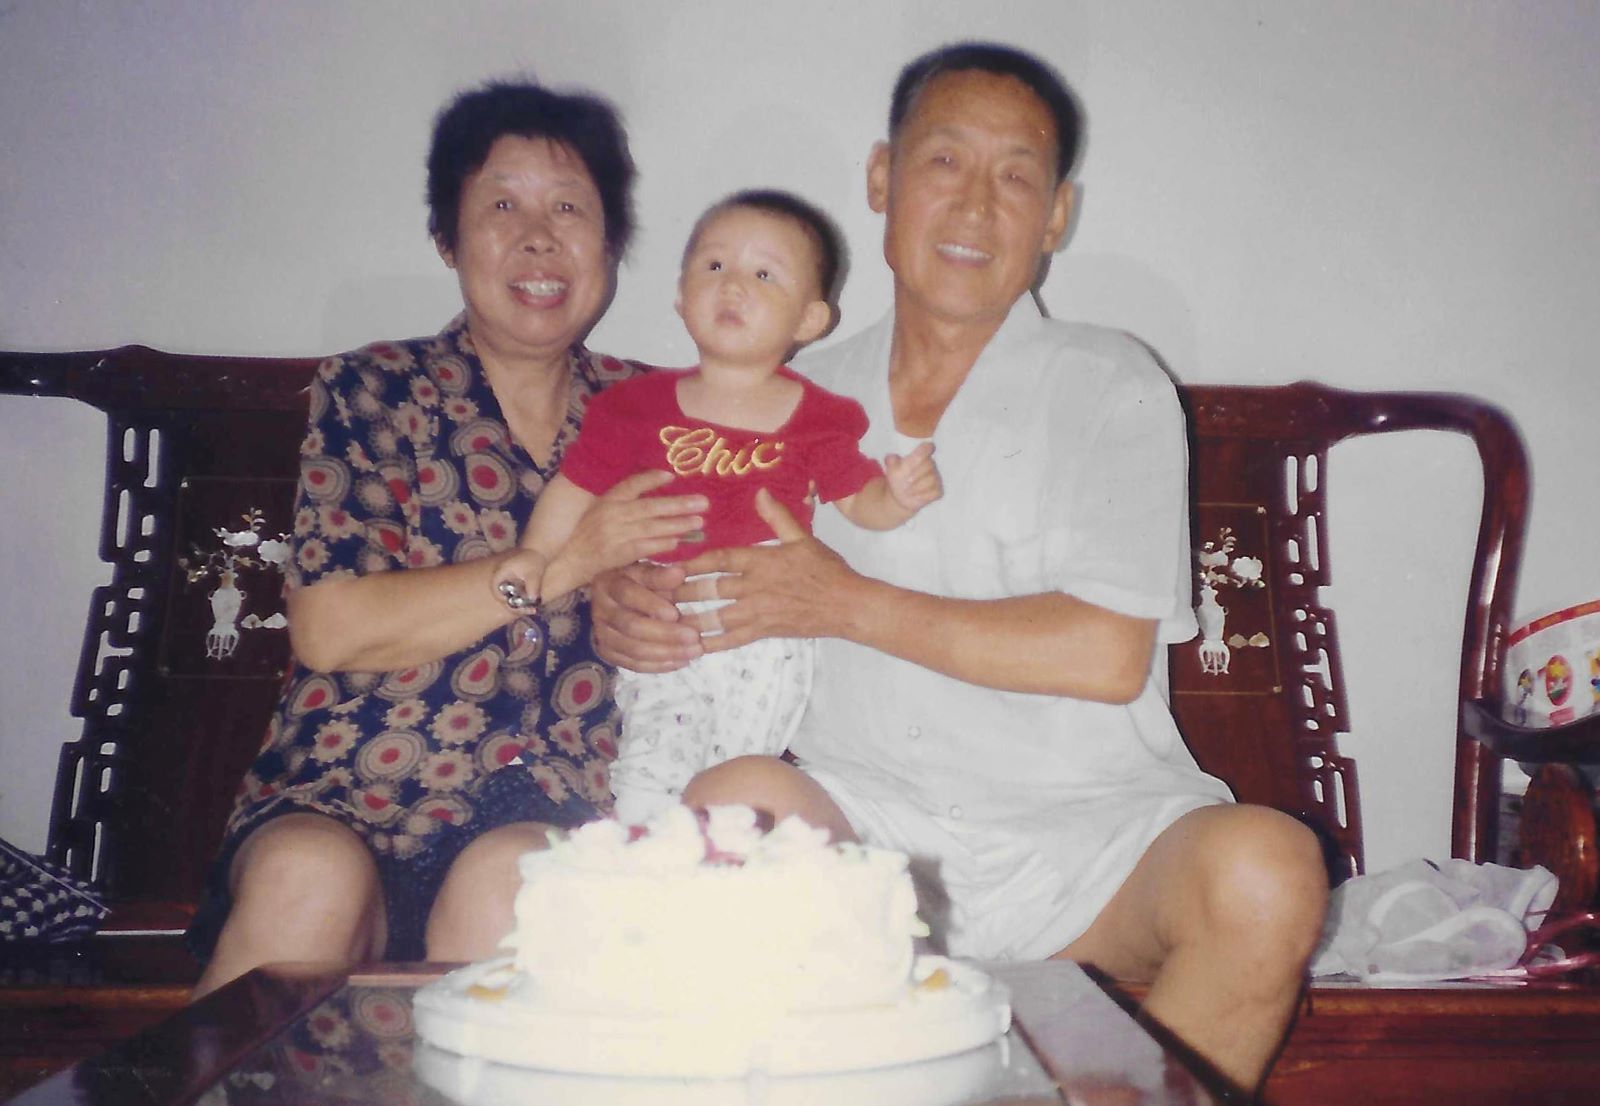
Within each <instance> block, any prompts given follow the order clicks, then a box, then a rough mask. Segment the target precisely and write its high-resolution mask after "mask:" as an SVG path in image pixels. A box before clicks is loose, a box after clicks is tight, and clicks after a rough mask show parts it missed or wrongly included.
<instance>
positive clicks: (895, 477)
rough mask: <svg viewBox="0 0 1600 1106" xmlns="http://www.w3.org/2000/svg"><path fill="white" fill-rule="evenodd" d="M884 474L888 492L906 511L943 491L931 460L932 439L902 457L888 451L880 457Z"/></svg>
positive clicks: (937, 471) (917, 506) (920, 506)
mask: <svg viewBox="0 0 1600 1106" xmlns="http://www.w3.org/2000/svg"><path fill="white" fill-rule="evenodd" d="M883 475H884V478H885V479H886V480H887V481H888V484H889V494H890V495H891V496H893V497H894V501H895V502H896V503H898V504H900V506H902V507H904V508H905V509H906V510H908V511H920V510H922V508H924V507H926V506H927V505H928V504H930V503H932V502H933V501H934V500H936V499H938V498H939V497H940V496H942V495H944V480H943V479H941V478H940V476H939V466H937V465H935V464H934V463H933V443H932V442H923V443H922V444H921V445H919V446H917V448H916V449H913V450H912V451H911V452H910V453H908V454H906V455H905V456H904V457H901V456H900V455H899V454H897V453H891V454H889V455H888V456H887V457H885V458H884V459H883Z"/></svg>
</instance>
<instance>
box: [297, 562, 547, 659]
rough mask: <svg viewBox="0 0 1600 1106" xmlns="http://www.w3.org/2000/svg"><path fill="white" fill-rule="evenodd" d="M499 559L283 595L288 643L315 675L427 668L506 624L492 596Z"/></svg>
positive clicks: (334, 581) (341, 581) (333, 580)
mask: <svg viewBox="0 0 1600 1106" xmlns="http://www.w3.org/2000/svg"><path fill="white" fill-rule="evenodd" d="M500 559H501V558H500V557H498V556H495V557H485V558H482V559H481V560H476V561H469V562H466V563H464V564H453V565H440V566H438V567H434V568H412V569H400V570H393V571H389V572H374V573H371V574H369V575H366V576H360V577H330V578H328V579H325V580H320V581H318V582H317V583H315V584H312V585H311V586H309V587H305V588H299V589H296V590H294V591H292V592H290V593H289V612H288V614H289V640H290V644H291V646H292V647H293V649H294V652H295V655H296V656H297V657H299V659H300V661H301V663H303V664H305V665H306V666H307V667H308V668H312V669H315V670H317V671H319V672H389V671H393V670H395V669H400V668H410V667H411V666H413V665H418V664H427V663H429V662H432V661H436V660H438V659H439V658H441V657H444V656H448V655H449V654H451V653H453V652H455V651H456V650H458V649H461V648H464V647H465V646H468V645H471V644H472V643H473V642H475V641H477V640H478V639H480V638H482V637H483V636H484V635H486V634H488V633H489V632H490V631H492V630H495V629H497V628H499V627H501V626H504V625H506V624H507V623H509V622H511V621H512V620H513V619H514V618H515V617H516V615H515V613H514V612H512V611H511V610H509V609H508V608H507V607H506V606H505V605H504V604H503V603H501V602H500V601H499V600H497V599H496V598H495V596H494V589H493V587H492V581H493V577H494V572H495V568H496V567H497V566H498V565H499V563H500Z"/></svg>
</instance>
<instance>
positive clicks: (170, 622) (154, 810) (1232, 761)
mask: <svg viewBox="0 0 1600 1106" xmlns="http://www.w3.org/2000/svg"><path fill="white" fill-rule="evenodd" d="M314 365H315V361H314V360H309V359H247V358H224V357H187V356H179V355H172V354H165V353H159V352H156V351H153V350H149V349H145V348H143V347H137V346H131V347H126V348H123V349H118V350H112V351H108V352H96V353H70V354H43V355H41V354H4V353H0V391H4V392H9V393H15V394H34V395H58V396H71V397H73V398H76V399H78V400H80V401H82V402H85V403H89V404H92V405H93V406H95V407H97V408H99V409H101V410H102V411H104V412H105V413H106V415H107V418H108V424H109V425H108V441H109V446H108V453H107V468H106V487H105V508H104V514H103V519H102V537H101V551H100V552H101V557H102V558H103V559H104V560H106V561H108V562H109V563H110V564H111V565H112V566H113V571H112V580H111V583H110V584H108V585H106V586H105V587H103V588H99V589H97V590H96V592H95V595H94V598H93V602H92V605H91V612H90V619H89V624H88V628H87V632H86V636H85V641H84V648H83V653H82V662H81V666H80V670H79V673H78V679H77V684H76V688H75V692H74V697H73V704H72V709H73V713H74V714H76V715H78V716H80V717H82V718H83V720H84V725H83V734H82V736H81V737H80V738H79V739H77V740H75V741H69V742H67V743H66V744H65V745H64V747H63V749H62V752H61V766H60V771H59V774H58V779H57V793H56V796H55V802H54V807H53V812H52V816H51V825H50V838H49V851H50V854H51V856H52V858H53V859H55V860H57V861H59V862H63V863H65V864H67V865H68V867H70V868H71V869H72V870H73V871H74V872H76V873H78V874H80V875H84V876H89V877H92V878H93V879H94V881H95V883H96V884H97V885H98V886H99V887H100V888H101V890H102V891H103V892H105V893H106V894H107V895H108V896H109V897H110V898H111V899H113V900H114V901H116V902H117V903H118V904H119V913H120V914H121V915H122V919H121V920H122V923H123V924H124V925H148V926H150V927H153V928H178V927H181V926H182V925H183V924H184V915H185V914H186V912H187V909H188V906H189V904H191V903H192V901H193V898H194V895H195V893H196V891H197V889H198V887H199V886H200V884H201V881H202V878H203V875H204V872H205V870H206V867H207V865H208V864H209V862H210V858H211V857H212V855H213V854H214V852H215V849H216V845H217V842H218V840H219V838H220V835H221V830H222V826H223V823H224V821H225V819H226V816H227V813H228V811H229V809H230V808H231V806H232V802H233V795H234V789H235V787H236V785H237V783H238V781H239V778H240V776H241V775H242V773H243V771H244V768H245V766H246V765H247V764H248V763H249V761H250V759H251V757H252V756H253V755H254V753H255V751H256V750H257V748H258V747H259V745H260V743H261V740H262V737H263V734H264V728H265V725H266V722H267V719H268V717H269V715H270V712H271V708H272V704H273V701H274V699H275V697H276V694H277V691H278V687H279V685H280V682H281V679H282V675H283V671H284V668H285V664H286V660H287V655H288V643H287V635H286V634H285V633H284V631H283V630H282V629H281V628H275V619H274V616H275V615H278V614H279V613H281V609H282V606H281V601H280V595H279V583H280V574H279V572H278V570H277V568H276V566H275V564H274V562H273V555H275V554H276V553H278V552H279V551H278V550H277V549H276V547H275V546H273V545H272V543H273V542H274V541H275V540H276V539H277V537H278V535H280V534H283V533H285V532H287V531H288V530H289V529H290V527H291V520H290V518H289V514H290V511H291V510H292V501H293V492H294V482H295V478H296V475H297V472H298V462H297V450H298V446H299V443H300V439H301V437H302V434H303V431H304V424H305V410H306V397H305V395H304V388H305V385H306V383H307V382H308V380H309V378H310V374H311V371H312V369H313V367H314ZM1182 393H1183V397H1184V400H1185V403H1186V405H1187V407H1188V410H1189V413H1190V421H1191V427H1192V434H1193V437H1192V442H1191V452H1192V458H1193V467H1194V475H1193V490H1194V496H1195V500H1196V504H1197V507H1196V515H1195V518H1194V521H1193V530H1192V534H1193V539H1194V543H1195V546H1196V552H1197V560H1196V566H1195V567H1196V580H1197V592H1198V594H1197V598H1198V599H1199V600H1200V612H1199V613H1200V618H1201V621H1202V623H1203V624H1204V625H1205V627H1206V631H1207V632H1206V633H1204V634H1203V635H1202V639H1201V640H1200V641H1199V642H1190V643H1186V644H1184V645H1181V646H1176V647H1174V649H1173V651H1172V677H1173V685H1172V686H1173V696H1172V698H1173V708H1174V711H1175V713H1176V714H1177V717H1178V721H1179V725H1180V728H1181V729H1182V730H1183V732H1184V735H1185V737H1186V739H1187V740H1188V742H1189V744H1190V746H1191V748H1192V749H1193V750H1194V752H1195V755H1196V757H1197V759H1199V761H1200V762H1201V764H1202V766H1204V767H1205V768H1206V769H1207V770H1209V771H1211V772H1214V773H1215V774H1217V775H1218V776H1220V777H1222V778H1223V779H1225V780H1227V781H1228V782H1229V783H1230V784H1231V785H1232V786H1233V788H1234V790H1235V792H1236V793H1237V794H1238V796H1239V798H1241V799H1244V800H1248V801H1254V802H1261V803H1266V804H1268V805H1271V806H1274V807H1278V808H1280V809H1283V810H1287V811H1290V812H1292V813H1295V814H1297V815H1299V816H1300V817H1302V818H1303V819H1305V820H1306V821H1307V822H1308V823H1309V824H1311V825H1312V826H1314V827H1315V828H1317V829H1318V831H1319V832H1320V833H1321V835H1322V837H1323V839H1324V841H1325V842H1326V843H1327V846H1328V853H1329V859H1330V867H1331V868H1332V870H1333V871H1334V873H1335V875H1336V876H1343V875H1348V874H1351V873H1353V872H1357V871H1359V870H1360V869H1361V866H1362V853H1361V819H1360V809H1359V803H1358V799H1357V792H1356V780H1355V767H1354V765H1353V764H1352V763H1351V761H1350V760H1349V759H1347V758H1345V757H1343V756H1341V755H1340V754H1339V751H1338V747H1337V740H1336V738H1337V735H1338V734H1340V733H1343V732H1346V731H1347V730H1348V728H1349V718H1348V711H1347V705H1346V702H1345V696H1344V685H1343V679H1342V672H1341V668H1340V661H1339V649H1338V643H1337V635H1336V633H1335V624H1334V619H1333V615H1332V612H1331V611H1329V610H1327V609H1326V608H1325V607H1324V606H1323V605H1322V604H1321V602H1320V595H1319V589H1320V588H1321V587H1322V586H1323V585H1324V584H1326V583H1327V582H1328V579H1329V576H1328V562H1327V552H1326V551H1327V542H1326V534H1325V532H1324V526H1325V521H1324V498H1323V490H1324V487H1325V484H1326V467H1327V452H1328V447H1329V446H1331V445H1332V444H1333V443H1335V442H1338V441H1340V440H1342V439H1344V438H1347V437H1350V436H1352V435H1357V434H1368V433H1380V432H1386V431H1392V430H1403V429H1417V428H1437V429H1445V430H1454V431H1460V432H1464V433H1468V434H1470V435H1472V437H1473V439H1474V441H1475V442H1476V443H1477V445H1478V449H1479V453H1480V456H1481V457H1482V458H1483V461H1484V467H1485V472H1486V481H1485V497H1484V510H1483V522H1482V526H1481V529H1480V533H1479V538H1478V548H1477V556H1476V559H1475V561H1474V567H1473V579H1472V585H1471V595H1470V602H1469V604H1468V610H1467V612H1466V619H1465V640H1464V647H1463V651H1462V666H1461V687H1462V694H1463V697H1464V698H1468V699H1477V698H1485V697H1490V698H1497V697H1498V688H1499V684H1498V678H1497V672H1498V669H1497V665H1498V663H1499V657H1500V654H1501V651H1502V649H1501V646H1502V643H1503V639H1504V636H1505V634H1506V631H1507V627H1508V622H1509V607H1510V604H1511V601H1512V598H1513V595H1512V593H1513V592H1514V590H1515V580H1516V571H1517V565H1518V558H1519V554H1520V549H1521V539H1522V526H1523V517H1524V513H1525V496H1526V484H1527V472H1526V462H1525V460H1524V458H1523V454H1522V449H1521V445H1520V442H1519V441H1518V439H1517V436H1516V433H1515V431H1514V430H1513V429H1512V427H1511V425H1510V423H1509V422H1508V421H1507V420H1506V418H1505V416H1503V415H1502V414H1501V413H1500V412H1498V411H1497V410H1495V409H1494V408H1492V407H1489V406H1487V405H1485V404H1482V403H1479V402H1477V401H1475V400H1471V399H1467V398H1465V397H1458V396H1441V395H1420V394H1393V393H1372V394H1357V393H1349V392H1342V391H1337V390H1334V389H1328V388H1323V387H1320V386H1317V385H1313V384H1304V383H1302V384H1293V385H1287V386H1283V387H1255V388H1252V387H1228V386H1195V387H1189V388H1186V389H1182ZM1207 590H1209V591H1210V592H1211V593H1212V594H1211V595H1210V596H1209V597H1207V595H1206V592H1207ZM1456 775H1457V779H1456V809H1455V827H1454V829H1455V835H1454V843H1453V847H1454V851H1455V853H1456V855H1458V856H1468V857H1472V858H1475V859H1478V858H1489V857H1492V855H1493V847H1494V842H1493V830H1494V813H1495V807H1496V795H1497V791H1498V786H1499V784H1498V781H1499V760H1498V758H1496V757H1494V756H1493V755H1492V754H1489V753H1487V752H1486V751H1484V750H1482V749H1481V748H1480V746H1478V745H1477V744H1476V743H1475V742H1473V741H1472V740H1470V739H1468V738H1466V737H1465V736H1463V737H1461V738H1460V740H1459V742H1458V748H1457V772H1456Z"/></svg>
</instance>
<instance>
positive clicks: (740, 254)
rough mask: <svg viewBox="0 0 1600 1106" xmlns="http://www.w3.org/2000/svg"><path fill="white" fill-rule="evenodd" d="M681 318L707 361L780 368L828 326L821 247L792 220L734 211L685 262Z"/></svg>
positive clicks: (709, 226) (715, 221)
mask: <svg viewBox="0 0 1600 1106" xmlns="http://www.w3.org/2000/svg"><path fill="white" fill-rule="evenodd" d="M677 308H678V314H679V315H681V316H683V321H684V325H685V326H687V327H688V328H689V336H690V337H691V338H693V339H694V344H695V348H696V349H698V350H699V351H700V359H701V361H702V362H708V361H710V362H717V363H728V364H739V365H748V366H751V367H760V368H765V369H768V370H770V369H774V368H776V367H777V366H778V365H779V364H781V363H782V362H783V359H784V357H786V356H787V355H788V353H789V351H790V350H791V349H793V348H794V347H795V346H796V345H800V344H803V343H805V342H809V341H811V340H812V339H813V338H815V337H816V336H817V335H818V334H820V333H821V332H822V330H823V328H824V327H825V326H826V325H827V322H828V318H829V312H828V306H827V304H825V303H824V302H822V295H821V289H820V288H819V287H818V281H817V257H816V248H815V247H814V246H813V245H812V243H811V239H810V238H809V237H807V235H806V232H805V231H804V230H803V229H801V227H800V225H799V224H798V223H796V222H795V221H794V220H793V219H790V218H788V217H787V216H783V215H777V214H773V213H771V212H766V211H760V210H757V209H755V208H748V207H731V208H728V209H727V210H725V211H720V212H718V213H717V214H715V215H713V216H712V217H711V218H709V219H708V220H706V222H705V223H704V225H703V226H702V227H701V228H700V236H699V238H698V239H696V240H695V243H694V245H693V246H692V247H691V249H690V250H689V254H688V256H687V257H685V259H684V263H683V274H682V276H681V277H680V278H679V280H678V303H677Z"/></svg>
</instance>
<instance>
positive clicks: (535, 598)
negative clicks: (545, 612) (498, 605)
mask: <svg viewBox="0 0 1600 1106" xmlns="http://www.w3.org/2000/svg"><path fill="white" fill-rule="evenodd" d="M548 563H549V562H548V561H546V560H545V556H544V554H543V553H539V552H537V551H535V550H532V549H523V548H521V547H519V548H517V549H513V550H512V551H511V552H510V553H508V554H506V556H505V557H504V558H502V559H501V561H500V564H499V565H498V566H496V568H495V572H494V595H495V598H496V599H498V600H500V601H501V602H502V603H504V604H505V605H506V606H508V607H510V608H511V609H512V610H514V611H525V610H530V609H536V608H537V607H538V605H539V584H540V582H541V581H543V579H544V570H545V566H546V565H547V564H548Z"/></svg>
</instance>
